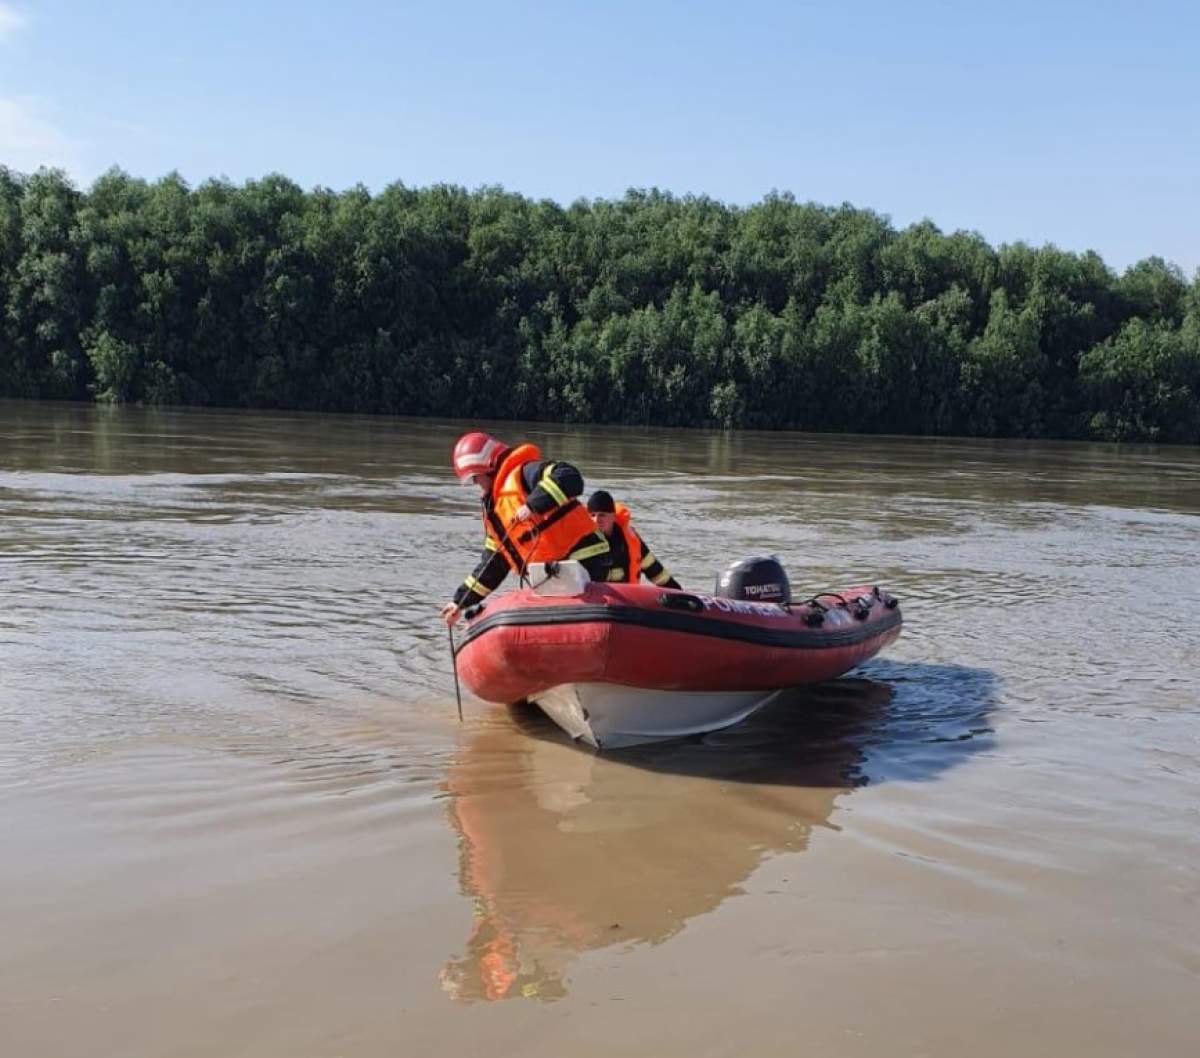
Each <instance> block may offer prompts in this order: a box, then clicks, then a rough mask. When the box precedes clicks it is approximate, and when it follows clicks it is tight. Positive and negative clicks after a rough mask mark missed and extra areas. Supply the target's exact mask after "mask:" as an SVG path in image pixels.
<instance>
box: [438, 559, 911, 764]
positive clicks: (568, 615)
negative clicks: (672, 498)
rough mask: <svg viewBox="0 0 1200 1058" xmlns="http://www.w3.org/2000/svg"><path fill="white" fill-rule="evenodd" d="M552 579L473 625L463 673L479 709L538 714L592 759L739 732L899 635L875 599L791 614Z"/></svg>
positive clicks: (501, 600) (462, 653) (897, 619)
mask: <svg viewBox="0 0 1200 1058" xmlns="http://www.w3.org/2000/svg"><path fill="white" fill-rule="evenodd" d="M563 565H564V566H567V565H572V566H573V565H574V563H570V564H568V563H563ZM546 568H547V569H549V570H551V573H550V575H549V576H548V577H543V579H542V582H541V584H539V585H538V586H537V587H533V588H524V589H522V590H520V591H516V592H512V593H510V594H507V595H503V596H500V597H498V598H495V599H493V600H490V601H489V602H488V603H487V605H486V606H485V607H482V608H480V609H478V610H477V611H476V612H475V613H474V615H472V616H471V617H470V618H469V620H468V625H467V634H466V638H465V640H464V642H463V644H462V646H461V647H460V648H459V650H458V653H457V659H456V660H457V665H458V671H459V673H460V675H461V676H462V679H463V682H464V683H466V685H467V686H468V687H469V688H470V689H471V690H472V691H473V692H474V693H475V694H477V695H478V696H479V697H480V698H484V699H486V700H487V701H492V702H502V703H511V702H516V701H520V700H521V699H528V700H530V701H534V702H537V704H538V705H540V706H541V707H542V709H544V710H545V711H546V712H547V713H548V714H549V715H550V716H551V718H552V719H554V720H555V721H556V722H557V723H558V724H559V725H560V726H561V727H563V728H564V729H565V730H566V731H567V732H568V733H569V734H570V735H571V736H572V737H574V738H579V739H582V740H584V741H586V742H589V743H591V744H592V745H594V746H597V747H610V748H611V747H614V746H620V745H629V744H632V743H636V742H645V741H650V740H653V739H660V738H674V737H678V736H680V735H687V734H694V733H697V732H702V731H711V730H715V729H717V728H720V727H724V726H727V725H728V724H732V723H736V722H737V721H738V720H741V719H742V718H743V717H745V716H747V715H749V714H750V713H751V712H753V711H754V710H755V709H757V708H759V707H760V706H762V705H764V704H765V703H766V702H767V701H769V700H770V699H771V698H772V697H774V695H775V694H776V693H778V692H779V691H781V690H783V689H785V688H788V687H794V686H797V685H798V684H804V683H815V682H818V681H821V680H828V679H832V678H833V677H835V676H840V675H842V674H843V673H845V672H848V671H849V670H850V669H852V668H854V667H855V666H856V665H859V664H861V663H862V662H864V661H866V660H867V659H868V658H870V657H873V656H874V655H875V654H877V653H878V652H879V651H880V650H882V649H883V648H884V647H885V646H887V645H888V644H889V643H891V642H892V641H893V640H894V639H895V638H896V637H897V636H898V635H899V634H900V626H901V614H900V608H899V606H898V605H897V603H896V600H895V599H894V598H892V597H891V596H889V595H888V594H887V593H886V592H883V591H880V590H879V589H878V588H875V587H870V586H867V587H855V588H849V589H846V590H843V591H839V592H836V593H828V594H822V595H820V596H817V597H815V598H813V599H810V600H809V601H807V602H805V603H803V604H800V605H793V606H785V605H780V604H778V603H774V602H756V601H751V600H746V599H732V598H723V597H721V596H716V595H704V594H698V593H694V592H688V591H671V590H667V589H664V588H658V587H654V586H652V585H644V584H643V585H630V584H599V583H587V582H585V581H582V580H580V581H577V582H575V583H571V581H570V578H567V577H562V576H561V575H560V576H559V577H557V578H556V576H555V574H556V573H557V572H558V571H557V570H556V568H555V567H554V566H549V567H546ZM534 583H537V579H536V577H535V580H534Z"/></svg>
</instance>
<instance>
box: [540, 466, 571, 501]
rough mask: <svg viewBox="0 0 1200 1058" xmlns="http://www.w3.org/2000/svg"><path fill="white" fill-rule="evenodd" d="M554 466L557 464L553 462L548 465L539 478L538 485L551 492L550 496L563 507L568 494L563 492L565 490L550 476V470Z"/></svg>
mask: <svg viewBox="0 0 1200 1058" xmlns="http://www.w3.org/2000/svg"><path fill="white" fill-rule="evenodd" d="M554 467H555V464H554V463H551V464H549V465H548V466H547V467H546V469H545V470H543V471H542V476H541V478H540V479H539V480H538V486H539V487H540V488H543V489H545V490H546V491H547V492H548V493H550V498H551V499H553V500H554V502H555V503H556V504H558V505H559V506H560V507H561V506H562V505H563V504H564V503H566V502H567V494H566V493H565V492H563V490H562V489H560V488H559V487H558V486H557V485H556V484H555V483H554V481H553V479H552V478H551V477H550V471H552V470H553V469H554Z"/></svg>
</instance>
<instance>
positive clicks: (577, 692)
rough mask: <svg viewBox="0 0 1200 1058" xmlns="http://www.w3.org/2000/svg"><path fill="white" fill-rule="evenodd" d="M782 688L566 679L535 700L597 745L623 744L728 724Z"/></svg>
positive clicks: (580, 737)
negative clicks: (658, 686) (666, 687)
mask: <svg viewBox="0 0 1200 1058" xmlns="http://www.w3.org/2000/svg"><path fill="white" fill-rule="evenodd" d="M780 693H781V691H778V690H775V691H761V690H759V691H660V690H644V689H642V688H638V687H624V686H621V685H619V684H614V683H566V684H560V685H559V686H557V687H551V688H550V689H549V690H546V691H541V692H539V693H538V694H536V695H535V696H534V697H533V698H532V699H531V701H533V702H534V703H535V704H536V705H538V706H539V707H540V708H541V710H542V712H544V713H545V714H546V715H547V716H549V717H550V719H551V720H553V721H554V722H555V723H556V724H558V726H559V727H561V728H562V729H563V730H564V731H565V732H566V733H567V734H568V735H570V736H571V737H572V738H574V739H578V740H579V741H581V742H586V743H587V744H588V745H589V746H594V747H595V748H596V749H620V748H621V747H623V746H636V745H640V744H642V743H645V742H659V741H662V740H664V739H671V738H683V737H685V736H687V735H698V734H703V733H704V732H705V731H717V730H719V729H721V728H723V727H729V725H731V724H736V723H738V722H739V721H741V720H744V719H745V718H746V717H748V716H749V715H750V714H751V713H753V712H755V711H756V710H758V709H761V708H762V707H763V706H764V705H766V704H767V703H768V702H770V701H771V700H772V699H773V698H775V697H776V696H777V695H779V694H780Z"/></svg>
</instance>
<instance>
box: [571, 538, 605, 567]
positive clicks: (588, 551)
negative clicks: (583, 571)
mask: <svg viewBox="0 0 1200 1058" xmlns="http://www.w3.org/2000/svg"><path fill="white" fill-rule="evenodd" d="M608 550H609V547H608V541H607V540H605V541H604V542H603V543H601V544H590V545H589V546H588V547H580V548H577V549H576V550H574V551H572V552H571V553H570V554H569V555H567V558H569V559H574V561H576V562H582V561H583V560H584V559H585V558H595V557H596V556H597V555H606V554H608Z"/></svg>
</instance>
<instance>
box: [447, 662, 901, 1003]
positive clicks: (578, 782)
mask: <svg viewBox="0 0 1200 1058" xmlns="http://www.w3.org/2000/svg"><path fill="white" fill-rule="evenodd" d="M892 696H893V692H892V689H891V687H890V686H889V685H888V684H885V683H880V682H876V681H874V680H867V679H845V680H839V681H836V682H833V683H829V684H825V685H822V686H818V687H809V688H806V689H803V690H798V691H796V692H794V693H793V692H789V696H788V697H787V699H786V700H782V701H778V702H777V703H775V704H774V705H772V706H770V707H768V708H767V709H765V710H764V711H763V712H761V713H759V714H757V715H755V716H754V717H752V718H751V719H750V720H748V721H746V722H744V723H742V724H740V725H738V726H737V727H734V728H730V729H727V730H725V731H721V732H717V733H714V734H710V735H707V736H704V737H701V738H698V739H693V740H690V741H686V742H676V743H665V744H664V743H659V744H656V745H649V746H641V747H636V748H634V749H629V750H624V751H621V752H618V753H614V754H607V755H600V756H598V755H595V754H593V753H592V752H590V751H588V750H586V749H583V748H581V747H578V746H576V745H573V744H571V743H570V742H568V741H567V740H566V738H565V736H563V735H562V733H561V732H559V731H558V729H557V728H555V727H554V726H553V725H552V724H551V723H550V722H549V721H548V720H547V719H546V718H545V717H544V716H542V714H541V713H539V712H537V711H536V710H533V709H523V710H512V711H505V710H502V709H495V710H492V711H490V712H489V713H488V714H485V716H484V717H482V718H481V719H480V721H479V723H480V724H481V725H482V726H481V727H480V728H478V729H476V730H475V731H473V732H472V733H471V734H470V735H469V736H468V738H467V741H466V745H465V748H464V751H463V752H462V755H461V757H460V759H459V760H458V761H457V762H456V763H455V764H454V765H453V766H452V768H451V769H450V772H449V775H448V778H447V784H446V785H447V791H448V793H449V796H450V808H449V812H450V819H451V822H452V824H453V826H454V828H455V830H457V831H458V833H459V835H460V839H461V840H460V844H461V861H460V868H459V873H460V880H461V883H462V886H463V890H464V892H465V894H466V895H467V896H469V897H470V899H471V901H472V903H473V906H474V914H475V922H474V925H473V927H472V930H471V935H470V938H469V939H468V941H467V946H466V954H465V955H463V956H462V957H461V958H454V959H453V960H451V961H450V962H449V963H448V964H447V965H446V966H445V967H444V969H443V970H442V975H441V976H442V983H443V986H444V988H445V989H446V991H447V992H448V993H449V994H450V995H451V996H453V997H454V998H456V999H460V1000H496V999H509V998H513V997H520V996H524V997H530V998H538V999H543V1000H552V999H556V998H559V997H561V996H563V995H564V994H565V992H566V984H565V979H564V972H565V970H566V968H567V966H568V964H569V963H570V962H571V960H572V959H573V958H574V956H575V955H576V954H577V953H580V952H585V951H590V950H595V949H600V948H604V947H608V946H609V945H615V944H630V943H643V942H644V943H651V944H654V943H659V942H661V941H663V940H666V939H667V938H669V937H671V936H672V935H673V934H675V933H677V932H678V931H679V930H681V929H682V928H683V926H684V924H685V923H686V922H687V921H688V919H691V918H694V917H696V916H697V915H703V914H705V913H707V912H709V911H712V910H713V909H714V908H716V907H717V906H718V905H719V904H720V903H721V902H722V901H723V900H725V899H726V898H727V897H729V896H731V895H734V894H736V893H737V892H738V891H739V890H738V886H739V884H740V883H742V882H743V881H744V880H745V879H746V878H747V877H748V876H749V875H750V874H751V873H752V872H753V871H754V869H755V867H756V866H757V865H758V864H759V863H760V862H761V861H762V860H763V859H764V858H765V857H767V856H770V855H771V854H772V853H777V852H798V851H800V850H802V849H804V848H805V847H806V845H807V844H808V840H809V835H810V833H811V831H812V829H813V827H821V826H829V825H830V824H829V818H830V815H831V813H832V811H833V807H834V803H835V802H836V801H837V799H838V798H839V797H840V796H842V795H844V794H846V793H847V792H849V791H850V790H851V789H853V788H854V787H855V786H856V785H861V784H862V783H863V782H864V781H865V779H864V776H863V774H862V772H861V770H860V764H861V762H862V761H863V759H864V746H865V745H866V743H867V742H869V741H870V736H871V732H872V731H874V730H876V729H877V727H878V725H879V723H880V722H881V719H882V718H883V716H884V714H886V713H887V711H888V709H889V705H890V703H891V701H892ZM798 698H802V699H803V700H802V701H798V700H797V699H798Z"/></svg>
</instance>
